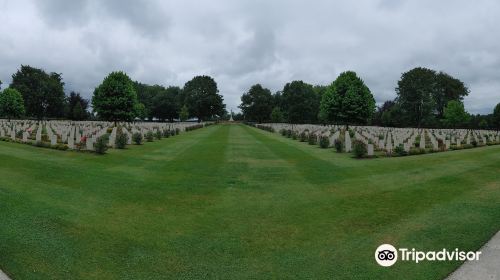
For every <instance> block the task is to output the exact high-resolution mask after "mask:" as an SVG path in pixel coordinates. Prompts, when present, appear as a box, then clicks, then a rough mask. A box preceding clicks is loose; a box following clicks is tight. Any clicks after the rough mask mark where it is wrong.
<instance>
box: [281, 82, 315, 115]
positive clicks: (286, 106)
mask: <svg viewBox="0 0 500 280" xmlns="http://www.w3.org/2000/svg"><path fill="white" fill-rule="evenodd" d="M281 102H282V106H283V112H284V114H285V118H286V119H287V120H288V121H289V122H291V123H314V122H316V120H317V115H318V109H319V98H318V95H317V94H316V92H315V91H314V90H313V86H312V85H310V84H307V83H304V82H303V81H293V82H291V83H287V84H286V85H285V87H284V88H283V94H282V95H281Z"/></svg>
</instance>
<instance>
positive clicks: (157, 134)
mask: <svg viewBox="0 0 500 280" xmlns="http://www.w3.org/2000/svg"><path fill="white" fill-rule="evenodd" d="M162 136H163V134H162V133H161V131H160V130H157V131H156V133H155V137H156V139H158V140H161V137H162Z"/></svg>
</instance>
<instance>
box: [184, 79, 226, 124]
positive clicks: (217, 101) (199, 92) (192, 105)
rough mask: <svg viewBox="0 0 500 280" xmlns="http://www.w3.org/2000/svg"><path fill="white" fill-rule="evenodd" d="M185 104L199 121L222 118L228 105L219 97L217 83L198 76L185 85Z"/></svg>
mask: <svg viewBox="0 0 500 280" xmlns="http://www.w3.org/2000/svg"><path fill="white" fill-rule="evenodd" d="M183 92H184V95H185V103H184V104H186V105H187V106H188V110H189V113H190V114H191V115H192V116H195V117H197V118H198V121H200V122H201V121H203V120H206V119H210V118H213V117H214V116H222V115H223V114H224V109H225V107H226V105H225V104H224V103H223V101H224V100H223V98H222V95H219V94H218V92H219V90H218V89H217V83H216V82H215V81H214V79H212V78H211V77H209V76H196V77H194V78H193V79H192V80H190V81H189V82H187V83H186V84H185V85H184V90H183Z"/></svg>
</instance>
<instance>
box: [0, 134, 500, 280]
mask: <svg viewBox="0 0 500 280" xmlns="http://www.w3.org/2000/svg"><path fill="white" fill-rule="evenodd" d="M498 230H500V147H499V146H496V147H485V148H478V149H471V150H463V151H454V152H447V153H438V154H428V155H422V156H412V157H404V158H381V159H374V160H355V159H352V158H350V156H349V155H347V154H337V153H334V152H333V150H321V149H319V148H317V147H316V146H309V145H307V144H304V143H299V142H296V141H292V140H290V139H286V138H283V137H281V136H279V135H277V134H271V133H268V132H265V131H260V130H257V129H255V128H251V127H247V126H243V125H218V126H212V127H208V128H204V129H201V130H197V131H194V132H190V133H185V134H182V135H180V136H176V137H174V138H169V139H164V140H161V141H157V142H154V143H148V144H146V145H143V146H131V147H130V148H129V149H127V150H124V151H111V152H110V153H109V154H107V155H105V156H96V155H92V154H81V153H74V152H60V151H54V150H48V149H41V148H35V147H30V146H25V145H20V144H13V143H4V142H0V268H1V269H2V270H4V271H5V272H6V273H7V274H8V275H10V276H11V277H12V278H13V279H215V278H216V279H250V278H252V279H270V278H274V279H442V278H444V277H445V276H447V275H448V274H449V273H450V272H452V271H453V270H454V269H456V268H457V267H458V266H459V265H460V263H459V262H423V263H419V264H415V263H407V262H398V263H396V264H395V265H394V266H393V267H391V268H382V267H380V266H378V265H377V264H376V262H375V260H374V250H375V248H377V247H378V245H380V244H382V243H390V244H393V245H395V246H396V247H408V248H410V249H411V248H417V249H418V250H440V249H442V248H448V249H451V250H453V249H454V248H459V249H461V250H477V249H479V248H480V247H481V246H482V245H483V244H484V243H485V242H486V241H487V240H488V239H489V238H491V237H492V236H493V234H494V233H496V232H497V231H498Z"/></svg>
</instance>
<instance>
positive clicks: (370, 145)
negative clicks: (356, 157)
mask: <svg viewBox="0 0 500 280" xmlns="http://www.w3.org/2000/svg"><path fill="white" fill-rule="evenodd" d="M368 156H373V144H368Z"/></svg>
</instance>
